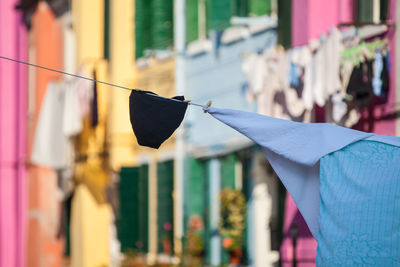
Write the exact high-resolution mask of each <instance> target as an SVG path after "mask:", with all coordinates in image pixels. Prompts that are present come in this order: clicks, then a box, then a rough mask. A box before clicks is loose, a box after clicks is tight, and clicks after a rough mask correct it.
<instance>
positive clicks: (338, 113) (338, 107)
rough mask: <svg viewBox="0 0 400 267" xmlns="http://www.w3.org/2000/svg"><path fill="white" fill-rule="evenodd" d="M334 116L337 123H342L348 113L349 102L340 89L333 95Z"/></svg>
mask: <svg viewBox="0 0 400 267" xmlns="http://www.w3.org/2000/svg"><path fill="white" fill-rule="evenodd" d="M332 106H333V107H332V118H333V120H334V122H335V123H340V122H341V120H342V118H343V117H344V116H345V115H346V113H347V104H346V101H345V100H344V99H343V97H342V95H341V93H340V91H337V92H336V93H335V94H333V95H332Z"/></svg>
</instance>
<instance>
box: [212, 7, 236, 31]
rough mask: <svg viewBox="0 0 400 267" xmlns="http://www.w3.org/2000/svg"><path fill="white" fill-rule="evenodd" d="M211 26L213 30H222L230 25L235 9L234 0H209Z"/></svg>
mask: <svg viewBox="0 0 400 267" xmlns="http://www.w3.org/2000/svg"><path fill="white" fill-rule="evenodd" d="M207 4H208V16H209V20H210V23H209V27H210V29H212V30H217V31H222V30H225V29H226V28H228V27H229V26H230V19H231V16H232V13H233V11H234V7H233V1H232V0H208V3H207Z"/></svg>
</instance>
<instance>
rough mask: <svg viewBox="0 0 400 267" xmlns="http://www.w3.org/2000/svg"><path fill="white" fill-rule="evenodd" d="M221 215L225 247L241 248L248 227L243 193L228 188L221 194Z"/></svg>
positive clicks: (220, 228)
mask: <svg viewBox="0 0 400 267" xmlns="http://www.w3.org/2000/svg"><path fill="white" fill-rule="evenodd" d="M220 203H221V204H220V205H221V215H220V221H219V227H218V228H219V231H220V233H221V235H222V236H224V237H225V239H224V241H223V246H224V247H225V248H226V249H228V250H231V249H235V248H237V247H240V246H241V243H242V239H243V233H244V229H245V226H246V199H245V197H244V195H243V193H242V192H240V191H238V190H234V189H230V188H226V189H224V190H222V191H221V193H220Z"/></svg>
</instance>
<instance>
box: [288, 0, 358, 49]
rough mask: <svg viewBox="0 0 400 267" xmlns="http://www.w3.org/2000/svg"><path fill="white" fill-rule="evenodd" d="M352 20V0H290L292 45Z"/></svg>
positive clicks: (306, 42)
mask: <svg viewBox="0 0 400 267" xmlns="http://www.w3.org/2000/svg"><path fill="white" fill-rule="evenodd" d="M351 21H353V0H292V46H300V45H305V44H308V43H309V40H311V39H318V38H319V37H320V36H321V34H322V33H327V32H328V31H329V29H330V28H331V27H332V26H336V25H338V24H339V23H342V22H351Z"/></svg>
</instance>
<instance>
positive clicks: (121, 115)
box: [110, 0, 136, 172]
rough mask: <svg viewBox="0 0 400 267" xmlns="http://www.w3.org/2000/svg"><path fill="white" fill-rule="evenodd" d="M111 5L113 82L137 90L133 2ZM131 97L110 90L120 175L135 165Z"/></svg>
mask: <svg viewBox="0 0 400 267" xmlns="http://www.w3.org/2000/svg"><path fill="white" fill-rule="evenodd" d="M111 5H112V6H111V10H112V13H111V38H110V41H111V49H110V50H111V53H110V54H111V55H110V56H111V60H110V77H111V81H112V82H113V83H115V84H118V85H122V86H125V87H129V88H134V86H135V78H136V74H135V68H134V60H135V59H134V36H133V33H134V17H133V16H134V5H135V4H134V0H118V1H111ZM129 94H130V91H127V90H122V89H118V88H114V89H112V90H111V110H110V113H111V114H110V161H111V168H112V169H113V170H115V171H117V172H119V169H120V168H121V166H131V165H133V164H134V151H133V149H132V147H133V145H134V143H135V142H136V141H135V136H134V135H133V132H132V128H131V124H130V121H129Z"/></svg>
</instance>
